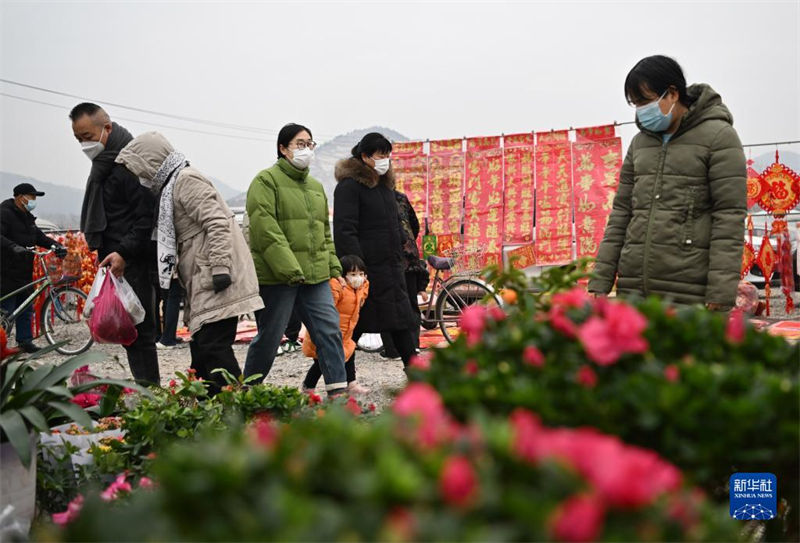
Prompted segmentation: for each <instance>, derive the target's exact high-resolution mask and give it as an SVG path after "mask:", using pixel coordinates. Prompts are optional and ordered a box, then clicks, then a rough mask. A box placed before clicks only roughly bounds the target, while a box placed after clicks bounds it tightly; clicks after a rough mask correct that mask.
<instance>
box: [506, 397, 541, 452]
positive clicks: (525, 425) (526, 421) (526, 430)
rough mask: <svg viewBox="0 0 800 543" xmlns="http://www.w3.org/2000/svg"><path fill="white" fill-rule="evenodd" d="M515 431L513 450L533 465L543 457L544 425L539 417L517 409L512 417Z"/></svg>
mask: <svg viewBox="0 0 800 543" xmlns="http://www.w3.org/2000/svg"><path fill="white" fill-rule="evenodd" d="M510 422H511V427H512V429H513V437H512V440H513V442H512V449H513V450H514V453H515V454H516V455H517V456H519V457H520V458H522V459H523V460H527V461H528V462H531V463H533V464H535V463H537V462H538V461H539V459H540V458H541V457H542V453H543V450H542V443H541V440H540V438H541V436H542V434H543V429H542V424H541V422H540V421H539V417H537V416H536V415H534V414H533V413H531V412H530V411H526V410H524V409H515V410H514V412H513V413H511V417H510Z"/></svg>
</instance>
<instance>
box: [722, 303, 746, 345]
mask: <svg viewBox="0 0 800 543" xmlns="http://www.w3.org/2000/svg"><path fill="white" fill-rule="evenodd" d="M745 331H746V329H745V324H744V312H743V311H742V310H741V309H739V308H738V307H736V308H734V309H733V311H731V314H730V316H729V317H728V325H727V327H726V328H725V338H726V339H727V340H728V341H730V342H731V343H741V342H742V341H744V336H745Z"/></svg>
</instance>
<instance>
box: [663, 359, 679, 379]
mask: <svg viewBox="0 0 800 543" xmlns="http://www.w3.org/2000/svg"><path fill="white" fill-rule="evenodd" d="M664 377H665V378H666V379H667V381H669V382H670V383H674V382H676V381H677V380H678V379H680V377H681V370H679V369H678V366H676V365H675V364H669V365H668V366H667V367H666V368H664Z"/></svg>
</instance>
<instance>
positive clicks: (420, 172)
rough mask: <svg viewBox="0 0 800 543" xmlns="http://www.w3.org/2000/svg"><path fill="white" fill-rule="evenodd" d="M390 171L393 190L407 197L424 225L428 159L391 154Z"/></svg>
mask: <svg viewBox="0 0 800 543" xmlns="http://www.w3.org/2000/svg"><path fill="white" fill-rule="evenodd" d="M392 170H393V171H394V179H395V188H396V189H397V190H399V191H400V192H402V193H404V194H405V195H406V196H407V197H408V200H409V201H410V202H411V206H412V207H413V208H414V212H415V213H416V214H417V219H418V220H419V222H420V224H424V219H425V217H427V207H428V157H427V156H426V155H422V154H418V155H395V154H394V152H393V153H392ZM423 233H424V231H423Z"/></svg>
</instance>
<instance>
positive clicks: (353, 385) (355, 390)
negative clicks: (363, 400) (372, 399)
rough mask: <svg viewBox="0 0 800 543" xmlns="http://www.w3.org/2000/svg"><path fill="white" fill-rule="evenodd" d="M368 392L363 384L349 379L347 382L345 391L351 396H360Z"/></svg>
mask: <svg viewBox="0 0 800 543" xmlns="http://www.w3.org/2000/svg"><path fill="white" fill-rule="evenodd" d="M367 392H369V389H368V388H367V387H365V386H364V385H360V384H359V383H358V381H350V382H349V383H347V393H348V394H352V395H353V396H360V395H362V394H366V393H367Z"/></svg>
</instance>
